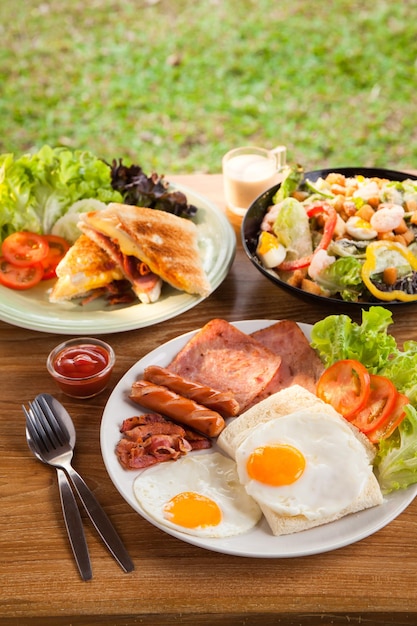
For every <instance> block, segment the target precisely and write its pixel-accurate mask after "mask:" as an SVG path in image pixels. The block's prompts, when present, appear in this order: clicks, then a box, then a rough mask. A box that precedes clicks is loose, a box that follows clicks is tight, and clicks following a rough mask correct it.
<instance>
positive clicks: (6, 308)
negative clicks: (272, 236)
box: [0, 185, 236, 335]
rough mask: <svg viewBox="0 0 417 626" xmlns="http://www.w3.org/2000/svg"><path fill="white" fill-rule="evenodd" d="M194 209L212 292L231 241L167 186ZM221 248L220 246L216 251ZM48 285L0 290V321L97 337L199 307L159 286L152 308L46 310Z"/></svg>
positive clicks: (217, 223)
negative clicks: (160, 290) (23, 289)
mask: <svg viewBox="0 0 417 626" xmlns="http://www.w3.org/2000/svg"><path fill="white" fill-rule="evenodd" d="M173 187H175V189H178V190H181V191H182V192H183V193H185V195H186V196H187V201H188V203H189V204H194V205H195V206H197V208H198V211H197V215H196V217H195V218H194V221H195V223H196V225H197V230H198V245H199V249H200V251H201V256H202V261H203V266H204V269H205V271H206V273H207V276H208V279H209V281H210V283H211V285H212V288H213V290H215V289H216V288H217V287H218V286H219V285H220V284H221V283H222V282H223V280H224V279H225V278H226V275H227V273H228V271H229V269H230V267H231V265H232V263H233V259H234V256H235V252H236V236H235V233H234V230H233V227H232V226H231V224H230V222H229V221H228V219H227V217H226V216H225V214H224V213H223V212H222V211H221V210H220V209H219V208H218V207H217V206H216V205H215V204H213V203H212V202H210V201H209V200H208V199H206V198H204V197H203V196H200V195H199V194H197V193H195V192H194V191H192V190H191V189H189V188H186V187H183V186H180V185H175V186H174V185H173ZM219 242H221V245H219ZM51 287H52V282H51V281H47V282H42V283H39V284H38V285H37V286H36V287H34V288H33V289H29V290H27V291H15V290H13V289H8V288H6V287H3V286H1V285H0V319H1V320H3V321H5V322H8V323H9V324H13V325H14V326H20V327H22V328H29V329H32V330H38V331H43V332H48V333H56V334H60V333H61V334H72V335H81V334H84V335H88V334H93V335H98V334H103V333H111V332H121V331H126V330H132V329H135V328H143V327H145V326H151V325H153V324H158V323H159V322H163V321H165V320H168V319H171V318H172V317H175V316H177V315H180V314H181V313H184V312H185V311H188V310H189V309H191V308H193V307H194V306H196V305H197V304H199V303H200V302H201V301H202V300H203V299H204V298H203V297H202V296H195V295H190V294H187V293H184V292H181V291H177V290H176V289H173V288H172V287H170V286H169V285H167V284H165V285H164V287H163V290H162V294H161V297H160V299H159V300H158V301H157V302H155V303H153V304H149V305H146V304H141V303H137V304H131V305H129V306H122V305H119V306H109V305H108V304H107V303H106V302H104V300H102V299H101V298H100V299H97V300H95V301H93V302H91V303H89V304H86V305H84V306H81V305H80V304H79V303H77V302H64V303H60V304H52V303H50V302H49V298H48V292H49V290H50V289H51Z"/></svg>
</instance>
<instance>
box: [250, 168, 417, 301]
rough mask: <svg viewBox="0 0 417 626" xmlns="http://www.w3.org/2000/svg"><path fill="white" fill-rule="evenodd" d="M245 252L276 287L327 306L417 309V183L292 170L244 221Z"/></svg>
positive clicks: (350, 172)
mask: <svg viewBox="0 0 417 626" xmlns="http://www.w3.org/2000/svg"><path fill="white" fill-rule="evenodd" d="M241 234H242V242H243V247H244V249H245V251H246V253H247V255H248V257H249V259H250V260H251V261H252V263H253V264H254V265H255V267H256V268H257V269H258V270H259V271H260V272H261V273H262V274H264V275H265V276H266V277H267V278H269V279H270V280H271V281H272V282H274V283H275V284H277V285H279V286H281V287H284V288H285V289H289V290H291V291H293V292H294V293H295V294H297V295H301V296H303V297H304V296H307V297H312V298H315V299H318V300H322V301H325V302H326V301H327V302H328V301H329V299H331V300H332V301H334V302H338V303H357V304H360V305H361V306H364V305H372V304H375V303H379V304H384V305H387V306H390V305H392V304H403V303H413V302H417V176H413V175H412V174H409V173H406V172H397V171H393V170H385V169H374V168H359V167H358V168H339V169H323V170H315V171H312V172H307V173H304V172H303V169H302V168H301V167H300V166H298V165H296V166H293V167H289V168H287V171H286V175H285V178H284V180H283V182H282V183H280V184H279V185H276V186H275V187H272V188H271V189H269V190H268V191H266V192H264V193H263V194H262V195H260V196H259V197H258V198H257V199H256V200H255V201H254V202H253V204H252V205H251V206H250V208H249V209H248V211H247V213H246V215H245V217H244V219H243V222H242V233H241Z"/></svg>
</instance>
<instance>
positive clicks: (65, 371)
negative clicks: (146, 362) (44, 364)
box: [51, 343, 112, 398]
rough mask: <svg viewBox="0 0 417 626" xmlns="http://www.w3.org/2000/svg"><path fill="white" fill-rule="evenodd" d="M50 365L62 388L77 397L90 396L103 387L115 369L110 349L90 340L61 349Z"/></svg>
mask: <svg viewBox="0 0 417 626" xmlns="http://www.w3.org/2000/svg"><path fill="white" fill-rule="evenodd" d="M51 366H52V370H53V371H52V372H51V373H52V375H53V376H54V378H55V381H56V382H57V384H58V385H59V386H60V387H61V389H62V391H63V392H64V393H66V394H67V395H69V396H73V397H77V398H89V397H92V396H95V395H97V394H98V393H100V392H101V391H103V389H104V388H105V387H106V385H107V383H108V381H109V379H110V375H111V372H112V364H111V363H110V354H109V352H108V351H107V350H106V349H105V348H104V347H102V346H99V345H94V344H89V343H80V344H77V345H72V346H68V347H64V348H63V349H62V350H59V351H58V352H57V354H56V355H55V356H54V357H53V358H52V363H51Z"/></svg>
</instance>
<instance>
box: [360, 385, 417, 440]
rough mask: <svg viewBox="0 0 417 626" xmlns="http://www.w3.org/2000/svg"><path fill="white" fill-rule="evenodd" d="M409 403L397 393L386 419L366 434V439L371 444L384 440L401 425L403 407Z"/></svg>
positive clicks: (405, 397) (403, 395) (403, 414)
mask: <svg viewBox="0 0 417 626" xmlns="http://www.w3.org/2000/svg"><path fill="white" fill-rule="evenodd" d="M409 403H410V400H409V399H408V398H407V396H406V395H405V394H403V393H397V398H396V401H395V403H394V408H393V409H392V411H391V413H390V414H389V415H388V416H387V417H386V419H385V420H384V421H383V422H382V423H381V424H379V425H378V426H377V427H376V428H375V429H374V430H371V431H370V432H368V433H366V435H367V437H368V439H369V440H370V441H371V442H372V443H375V444H376V443H378V442H379V441H381V439H386V438H387V437H389V436H390V435H392V433H393V432H394V430H395V429H396V428H397V426H399V425H400V424H401V422H402V421H403V419H404V417H405V411H404V409H405V407H406V405H407V404H409Z"/></svg>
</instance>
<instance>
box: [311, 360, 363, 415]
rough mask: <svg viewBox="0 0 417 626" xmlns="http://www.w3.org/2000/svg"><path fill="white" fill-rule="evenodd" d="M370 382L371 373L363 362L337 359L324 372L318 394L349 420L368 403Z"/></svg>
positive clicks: (319, 382)
mask: <svg viewBox="0 0 417 626" xmlns="http://www.w3.org/2000/svg"><path fill="white" fill-rule="evenodd" d="M370 383H371V378H370V374H369V372H368V370H367V369H366V367H365V366H364V365H362V363H360V362H359V361H355V360H354V359H344V360H342V361H336V363H333V365H331V366H330V367H328V368H327V369H326V370H325V371H324V372H323V374H322V375H321V377H320V379H319V381H318V383H317V389H316V394H317V396H318V397H319V398H320V399H321V400H323V401H324V402H327V403H328V404H331V405H332V406H333V408H335V409H336V411H337V412H338V413H340V414H341V415H343V417H345V418H346V419H348V420H349V419H350V418H352V417H353V416H354V415H356V413H357V412H358V411H360V410H361V409H362V408H363V407H364V406H365V405H366V403H367V401H368V398H369V394H370Z"/></svg>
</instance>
